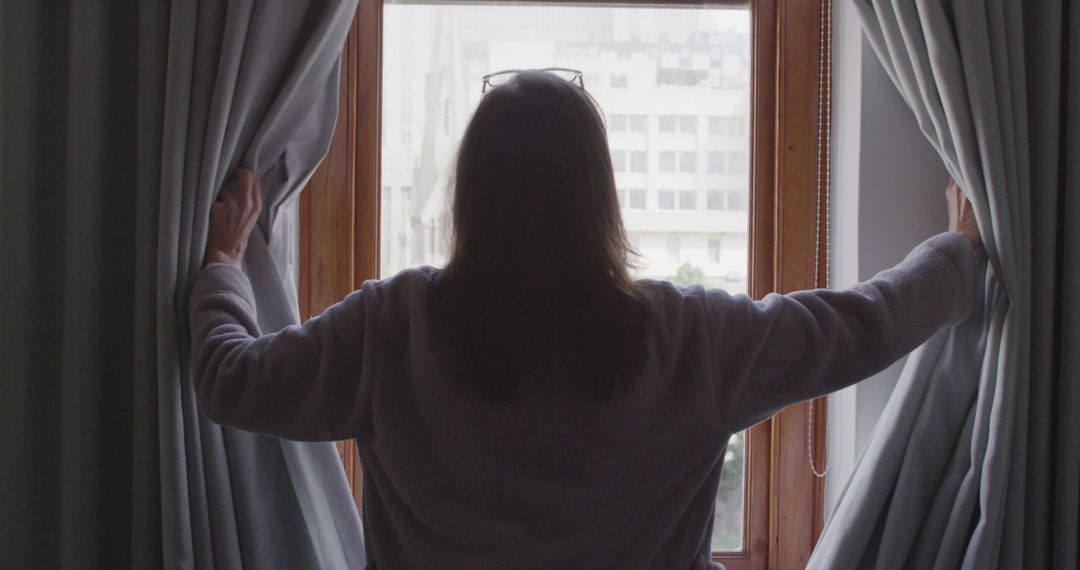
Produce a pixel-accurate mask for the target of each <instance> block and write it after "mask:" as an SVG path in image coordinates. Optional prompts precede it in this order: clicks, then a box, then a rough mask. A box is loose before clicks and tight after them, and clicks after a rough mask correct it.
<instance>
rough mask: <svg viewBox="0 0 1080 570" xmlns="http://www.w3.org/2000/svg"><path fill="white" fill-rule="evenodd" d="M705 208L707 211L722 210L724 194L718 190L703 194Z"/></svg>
mask: <svg viewBox="0 0 1080 570" xmlns="http://www.w3.org/2000/svg"><path fill="white" fill-rule="evenodd" d="M705 208H706V209H709V210H723V209H724V193H723V192H722V191H720V190H709V191H708V192H707V193H706V194H705Z"/></svg>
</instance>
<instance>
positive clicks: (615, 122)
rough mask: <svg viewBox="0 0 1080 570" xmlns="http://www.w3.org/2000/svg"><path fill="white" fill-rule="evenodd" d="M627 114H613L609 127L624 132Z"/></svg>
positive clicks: (609, 120)
mask: <svg viewBox="0 0 1080 570" xmlns="http://www.w3.org/2000/svg"><path fill="white" fill-rule="evenodd" d="M626 118H627V117H626V115H612V116H611V118H609V119H608V129H609V130H612V131H615V132H623V131H625V130H626Z"/></svg>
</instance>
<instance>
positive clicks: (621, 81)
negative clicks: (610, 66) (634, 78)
mask: <svg viewBox="0 0 1080 570" xmlns="http://www.w3.org/2000/svg"><path fill="white" fill-rule="evenodd" d="M611 86H612V87H613V88H615V89H620V88H624V87H626V74H625V73H615V74H613V75H612V76H611Z"/></svg>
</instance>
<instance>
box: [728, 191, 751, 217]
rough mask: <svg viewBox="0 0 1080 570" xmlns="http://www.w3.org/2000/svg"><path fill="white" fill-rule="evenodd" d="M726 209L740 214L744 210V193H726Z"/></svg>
mask: <svg viewBox="0 0 1080 570" xmlns="http://www.w3.org/2000/svg"><path fill="white" fill-rule="evenodd" d="M727 209H729V210H734V211H737V212H741V211H743V210H745V209H746V192H744V191H742V190H728V191H727Z"/></svg>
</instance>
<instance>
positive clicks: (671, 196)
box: [658, 190, 675, 210]
mask: <svg viewBox="0 0 1080 570" xmlns="http://www.w3.org/2000/svg"><path fill="white" fill-rule="evenodd" d="M658 207H659V208H660V209H661V210H674V209H675V192H672V191H671V190H661V191H660V194H659V201H658Z"/></svg>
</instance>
